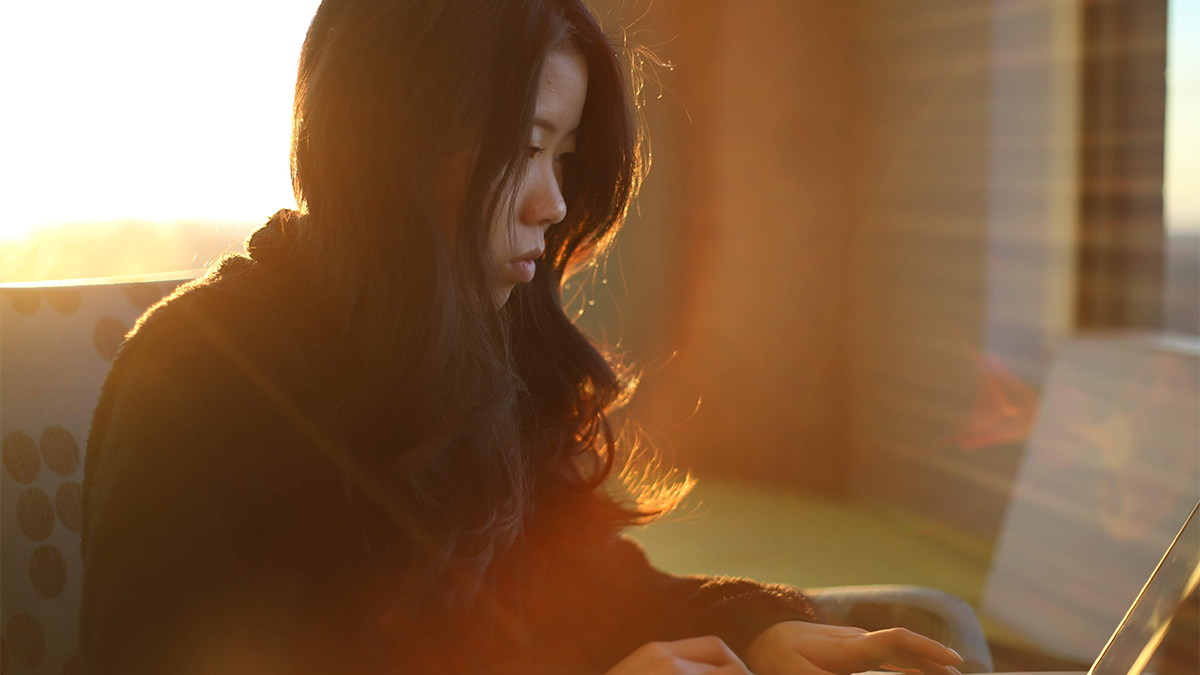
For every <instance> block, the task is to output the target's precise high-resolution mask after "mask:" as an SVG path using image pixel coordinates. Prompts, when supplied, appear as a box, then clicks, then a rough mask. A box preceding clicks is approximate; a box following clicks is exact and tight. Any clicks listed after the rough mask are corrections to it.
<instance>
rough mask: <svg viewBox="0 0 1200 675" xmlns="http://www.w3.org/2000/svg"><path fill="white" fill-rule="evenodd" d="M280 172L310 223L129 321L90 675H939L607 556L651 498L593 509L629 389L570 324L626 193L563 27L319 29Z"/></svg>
mask: <svg viewBox="0 0 1200 675" xmlns="http://www.w3.org/2000/svg"><path fill="white" fill-rule="evenodd" d="M292 159H293V163H292V166H293V184H294V186H295V191H296V196H297V201H298V203H299V204H300V206H301V209H300V211H299V212H292V211H281V212H280V213H278V214H276V215H275V217H273V218H272V219H271V220H270V221H269V222H268V223H267V225H266V226H264V227H263V228H262V229H260V230H259V231H258V232H256V233H255V234H254V235H253V236H252V237H251V238H250V240H249V241H248V242H247V252H248V256H231V257H228V258H226V259H224V260H222V261H221V263H220V264H219V265H218V266H217V267H216V268H215V269H213V270H212V271H210V272H209V273H208V274H206V275H205V276H204V277H203V278H201V279H199V280H197V281H195V282H193V283H190V284H187V285H185V286H184V287H182V288H181V289H180V290H178V291H177V292H176V293H175V294H173V296H172V297H170V298H169V299H167V300H166V301H164V302H162V303H160V304H159V305H157V306H156V307H154V308H152V309H151V310H150V311H149V312H147V314H146V315H145V316H143V318H142V319H141V320H140V321H139V322H138V325H137V327H136V328H135V330H134V332H133V333H132V334H131V335H130V337H129V339H128V340H127V341H126V343H125V345H124V346H123V348H122V350H121V353H120V354H119V356H118V357H117V359H116V361H115V362H114V365H113V368H112V371H111V373H110V375H109V377H108V380H107V381H106V383H105V385H104V389H103V392H102V395H101V399H100V403H99V405H98V407H97V410H96V415H95V419H94V423H93V427H92V432H91V436H90V438H89V441H88V454H87V467H86V480H85V483H86V487H85V490H86V492H85V494H86V497H85V499H86V501H85V509H86V524H85V529H84V562H85V576H84V608H83V615H82V631H81V639H82V645H81V649H82V653H83V658H84V662H85V666H86V668H87V669H88V671H89V672H95V673H117V672H120V673H141V672H154V673H182V672H217V671H219V672H264V673H276V672H279V673H292V672H355V673H357V672H362V673H367V672H372V673H373V672H405V673H409V672H419V673H426V672H430V673H435V672H462V673H476V672H520V673H524V672H564V673H565V672H578V673H597V674H598V673H605V672H607V673H611V674H612V675H638V674H648V673H701V672H716V673H744V672H747V668H750V669H752V670H753V671H754V672H756V673H760V675H761V674H765V673H770V674H780V675H782V674H784V673H825V672H852V671H860V670H866V669H869V668H871V667H874V666H877V665H880V664H881V663H884V662H887V661H890V662H892V663H895V664H897V665H898V666H902V667H910V668H917V669H920V670H922V671H924V672H925V673H928V674H929V675H953V674H954V672H955V671H954V669H953V667H952V664H954V663H958V662H959V661H960V660H959V659H958V658H957V655H955V654H954V653H953V652H951V651H949V650H947V649H946V648H944V647H942V646H941V645H939V644H937V643H936V642H933V641H930V640H926V639H924V638H921V637H919V636H917V635H914V634H911V633H908V632H906V631H888V632H882V633H873V634H867V633H863V632H862V631H856V630H853V629H843V628H835V627H830V626H822V625H820V624H817V623H814V622H813V619H814V616H813V612H812V609H811V608H810V606H809V605H808V603H807V601H806V600H805V599H804V598H803V597H802V596H800V595H798V594H796V593H795V592H794V591H791V590H790V589H786V588H783V587H778V586H766V585H761V584H757V583H754V582H750V581H747V580H736V579H722V578H706V577H674V576H671V575H668V574H665V573H663V572H660V571H658V570H655V569H654V568H653V567H651V566H650V565H649V563H648V562H647V560H646V558H645V556H644V555H642V553H641V551H640V549H639V548H638V547H637V546H636V544H634V543H633V542H632V541H631V540H628V539H625V538H623V537H620V536H619V535H618V533H619V531H620V529H621V527H623V526H624V525H628V524H630V523H635V522H641V521H644V520H647V519H649V518H652V517H653V516H655V515H657V514H659V513H662V512H664V511H665V510H667V509H669V508H670V506H671V505H672V499H671V497H670V495H671V492H670V491H669V490H667V491H659V492H658V493H657V494H658V497H654V496H653V495H654V494H655V493H654V491H653V490H651V491H645V490H643V491H640V492H635V494H639V495H642V496H641V497H639V498H638V499H634V500H620V499H617V498H615V497H611V496H608V493H606V492H605V491H603V490H602V489H601V483H602V482H604V480H605V479H606V478H607V476H608V475H609V473H610V471H611V469H612V467H613V463H614V458H615V456H616V453H617V451H618V448H617V444H616V442H615V441H614V438H613V434H612V433H611V430H610V428H609V425H608V422H607V419H606V414H607V413H608V412H610V411H611V410H613V409H614V408H615V407H616V406H618V405H620V404H621V403H623V402H624V401H625V400H626V399H627V398H628V396H629V395H630V393H631V392H632V385H633V381H632V378H630V377H629V376H628V375H627V374H625V373H622V372H620V371H618V370H616V369H615V367H614V365H613V364H612V363H610V361H609V360H608V359H607V358H606V357H605V356H604V355H603V354H602V353H601V352H600V351H598V350H597V348H596V347H595V346H593V345H592V344H591V343H589V342H588V340H586V339H585V338H584V337H583V336H582V335H581V334H580V333H579V332H578V331H577V330H576V329H575V328H574V326H573V325H572V324H571V323H570V321H568V320H567V318H566V317H565V316H564V315H563V312H562V310H561V304H560V296H559V289H560V285H561V283H562V280H563V279H564V277H565V276H567V275H568V274H569V272H570V271H571V270H572V269H575V268H576V267H578V266H580V265H584V264H587V263H588V262H589V261H590V260H592V259H593V258H594V257H595V256H596V255H598V254H599V253H601V252H602V251H603V250H604V249H605V247H606V246H607V245H608V244H609V242H610V241H611V239H612V237H613V236H614V234H615V232H616V230H617V227H618V226H619V225H620V223H621V221H622V219H623V217H624V214H625V211H626V207H627V206H628V204H629V201H630V199H631V198H632V197H633V195H634V193H635V192H636V190H637V187H638V180H639V177H640V172H641V168H642V165H641V154H640V146H639V137H638V133H637V130H636V127H635V125H634V123H633V122H632V116H631V113H630V109H629V104H628V101H627V100H626V97H625V85H624V82H623V81H622V77H621V71H620V68H619V64H618V58H617V54H616V53H615V51H614V50H613V48H612V47H611V46H610V45H609V43H608V41H607V40H606V39H605V37H604V35H603V33H602V32H601V30H600V28H599V27H598V25H597V24H596V22H595V20H594V18H593V17H592V16H591V15H590V14H589V13H588V11H587V9H586V7H585V6H584V5H583V3H582V1H581V0H524V1H518V0H416V1H414V0H403V1H402V0H325V2H324V3H323V4H322V5H321V7H320V8H319V9H318V11H317V14H316V16H315V18H314V19H313V22H312V25H311V26H310V28H309V32H308V36H307V39H306V40H305V43H304V48H303V52H302V55H301V61H300V69H299V77H298V80H297V86H296V102H295V116H294V137H293V153H292ZM647 495H649V496H647Z"/></svg>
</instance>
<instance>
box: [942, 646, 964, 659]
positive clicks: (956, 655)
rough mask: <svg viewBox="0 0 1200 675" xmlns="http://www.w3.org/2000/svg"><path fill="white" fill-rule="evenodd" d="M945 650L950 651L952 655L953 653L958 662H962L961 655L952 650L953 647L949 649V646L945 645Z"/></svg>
mask: <svg viewBox="0 0 1200 675" xmlns="http://www.w3.org/2000/svg"><path fill="white" fill-rule="evenodd" d="M946 651H948V652H950V653H951V654H953V655H954V658H956V659H958V662H959V663H962V662H963V657H962V656H960V655H959V653H958V652H956V651H954V650H953V649H951V648H949V647H946Z"/></svg>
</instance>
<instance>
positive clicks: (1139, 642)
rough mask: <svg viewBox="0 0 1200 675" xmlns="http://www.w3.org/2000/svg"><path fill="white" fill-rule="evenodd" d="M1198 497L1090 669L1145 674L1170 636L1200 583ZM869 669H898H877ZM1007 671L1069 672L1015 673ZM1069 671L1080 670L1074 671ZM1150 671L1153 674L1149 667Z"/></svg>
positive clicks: (1103, 674)
mask: <svg viewBox="0 0 1200 675" xmlns="http://www.w3.org/2000/svg"><path fill="white" fill-rule="evenodd" d="M1198 511H1200V501H1198V502H1197V503H1196V506H1195V507H1193V508H1192V513H1191V515H1189V516H1188V517H1187V520H1186V521H1184V523H1183V527H1181V528H1180V529H1179V532H1178V533H1177V534H1176V535H1175V539H1174V540H1173V541H1172V542H1171V545H1170V546H1169V547H1168V548H1167V552H1166V553H1165V554H1164V555H1163V557H1162V560H1160V561H1159V563H1158V567H1156V568H1155V569H1154V572H1153V573H1152V574H1151V575H1150V579H1149V580H1147V581H1146V584H1145V585H1144V586H1142V591H1141V592H1140V593H1138V596H1137V598H1136V599H1134V601H1133V605H1132V606H1130V608H1129V609H1128V611H1126V612H1125V618H1123V619H1122V620H1121V623H1120V624H1118V625H1117V629H1116V630H1115V631H1113V634H1112V637H1110V638H1109V639H1108V643H1107V644H1106V645H1105V646H1104V649H1102V650H1101V651H1100V656H1098V657H1097V658H1096V661H1095V662H1094V663H1093V664H1092V667H1091V668H1090V669H1089V670H1088V671H1087V675H1142V674H1143V671H1144V670H1145V668H1146V666H1147V665H1148V664H1149V663H1150V660H1151V659H1152V658H1153V657H1154V653H1155V651H1156V650H1157V649H1158V647H1159V645H1160V644H1162V641H1163V638H1164V637H1166V634H1167V629H1168V628H1170V625H1171V619H1172V618H1173V617H1174V615H1175V610H1176V609H1177V608H1178V607H1179V605H1180V604H1181V603H1182V602H1183V601H1184V600H1186V599H1187V598H1188V596H1189V595H1191V594H1192V593H1194V592H1196V588H1197V586H1198V585H1200V515H1197V512H1198ZM866 675H896V673H895V672H894V671H882V670H874V671H870V673H869V674H866ZM1009 675H1068V674H1067V673H1022V674H1016V673H1011V674H1009ZM1069 675H1082V673H1071V674H1069ZM1147 675H1151V674H1150V673H1147Z"/></svg>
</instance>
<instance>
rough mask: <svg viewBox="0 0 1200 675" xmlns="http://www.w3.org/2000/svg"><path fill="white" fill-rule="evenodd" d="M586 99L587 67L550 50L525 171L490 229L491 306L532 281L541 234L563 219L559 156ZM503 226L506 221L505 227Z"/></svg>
mask: <svg viewBox="0 0 1200 675" xmlns="http://www.w3.org/2000/svg"><path fill="white" fill-rule="evenodd" d="M586 97H587V62H586V61H585V60H584V58H583V55H582V54H580V53H579V52H578V51H577V50H576V49H574V48H564V49H556V50H554V51H552V52H550V54H549V55H548V56H547V57H546V62H545V64H544V66H543V67H542V76H541V80H540V81H539V83H538V89H537V107H536V110H535V112H534V121H533V128H532V129H531V130H530V138H529V148H528V150H527V152H528V153H529V167H528V170H527V171H526V173H525V178H524V180H523V181H522V182H521V184H520V185H518V186H517V189H516V191H515V193H514V194H515V198H516V204H515V205H514V206H515V208H514V209H512V210H507V209H500V210H499V211H498V212H497V214H498V216H497V217H499V218H501V219H502V220H501V222H497V223H494V227H493V228H492V240H491V250H492V257H493V259H494V261H495V264H496V269H497V275H496V287H495V292H496V306H497V307H499V306H500V305H503V304H504V303H505V302H506V301H507V300H508V296H509V294H510V293H512V289H513V288H514V287H515V286H516V285H517V284H520V283H528V282H529V281H531V280H532V279H533V274H534V271H535V265H538V264H542V263H538V262H535V261H536V260H537V259H538V258H539V257H540V256H541V255H542V252H543V251H544V250H545V248H546V239H545V235H546V230H547V229H549V228H550V226H551V225H554V224H555V223H558V222H560V221H562V219H563V218H565V217H566V215H567V203H566V201H565V200H564V199H563V195H562V188H563V182H562V181H563V171H562V169H563V160H564V155H567V154H569V153H572V152H574V151H575V132H576V130H577V129H578V128H579V120H580V117H581V116H582V115H583V104H584V99H585V98H586ZM505 221H507V222H505Z"/></svg>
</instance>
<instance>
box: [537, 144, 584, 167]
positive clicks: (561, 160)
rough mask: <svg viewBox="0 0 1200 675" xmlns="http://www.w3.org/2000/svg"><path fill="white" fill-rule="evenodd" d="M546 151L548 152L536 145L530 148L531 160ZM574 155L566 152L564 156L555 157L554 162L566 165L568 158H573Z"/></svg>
mask: <svg viewBox="0 0 1200 675" xmlns="http://www.w3.org/2000/svg"><path fill="white" fill-rule="evenodd" d="M545 151H546V149H545V148H539V147H538V146H536V145H531V146H529V158H530V159H533V157H534V156H535V155H540V154H542V153H543V152H545ZM574 154H575V153H573V152H564V153H563V154H561V155H559V156H558V157H555V158H554V161H556V162H558V163H560V164H565V163H566V162H567V158H569V157H571V156H572V155H574Z"/></svg>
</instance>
